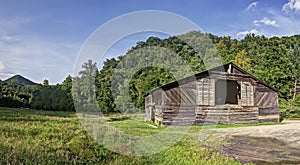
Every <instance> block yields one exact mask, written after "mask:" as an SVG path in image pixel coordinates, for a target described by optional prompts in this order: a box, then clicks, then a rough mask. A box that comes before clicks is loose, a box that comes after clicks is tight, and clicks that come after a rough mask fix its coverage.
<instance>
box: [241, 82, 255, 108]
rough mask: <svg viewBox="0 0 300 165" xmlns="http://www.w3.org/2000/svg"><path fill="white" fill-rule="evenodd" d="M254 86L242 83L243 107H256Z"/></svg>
mask: <svg viewBox="0 0 300 165" xmlns="http://www.w3.org/2000/svg"><path fill="white" fill-rule="evenodd" d="M253 91H254V90H253V85H252V84H251V83H250V82H243V81H242V82H241V100H242V102H241V104H242V106H254V94H253Z"/></svg>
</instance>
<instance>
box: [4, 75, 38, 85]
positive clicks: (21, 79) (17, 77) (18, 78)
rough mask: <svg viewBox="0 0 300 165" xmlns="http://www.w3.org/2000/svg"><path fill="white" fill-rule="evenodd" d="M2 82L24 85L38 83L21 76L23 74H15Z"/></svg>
mask: <svg viewBox="0 0 300 165" xmlns="http://www.w3.org/2000/svg"><path fill="white" fill-rule="evenodd" d="M0 83H2V84H14V85H17V86H24V85H37V83H35V82H33V81H31V80H29V79H27V78H25V77H23V76H21V75H15V76H13V77H11V78H8V79H6V80H4V81H1V82H0Z"/></svg>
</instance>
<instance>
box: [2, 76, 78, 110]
mask: <svg viewBox="0 0 300 165" xmlns="http://www.w3.org/2000/svg"><path fill="white" fill-rule="evenodd" d="M26 81H27V80H26V79H25V78H23V77H21V76H14V77H12V78H11V79H10V80H9V81H7V82H5V81H4V82H1V83H0V92H1V93H0V106H2V107H13V108H32V109H41V110H53V111H74V110H75V108H74V104H73V99H72V95H71V89H72V77H71V76H68V77H67V78H66V79H65V80H64V82H62V83H61V84H57V85H49V84H48V80H45V81H44V83H43V84H35V83H26Z"/></svg>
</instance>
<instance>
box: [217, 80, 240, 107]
mask: <svg viewBox="0 0 300 165" xmlns="http://www.w3.org/2000/svg"><path fill="white" fill-rule="evenodd" d="M240 89H241V86H240V84H239V83H238V82H237V81H233V80H218V81H216V84H215V103H216V105H223V104H238V102H239V98H241V96H240V94H241V91H240Z"/></svg>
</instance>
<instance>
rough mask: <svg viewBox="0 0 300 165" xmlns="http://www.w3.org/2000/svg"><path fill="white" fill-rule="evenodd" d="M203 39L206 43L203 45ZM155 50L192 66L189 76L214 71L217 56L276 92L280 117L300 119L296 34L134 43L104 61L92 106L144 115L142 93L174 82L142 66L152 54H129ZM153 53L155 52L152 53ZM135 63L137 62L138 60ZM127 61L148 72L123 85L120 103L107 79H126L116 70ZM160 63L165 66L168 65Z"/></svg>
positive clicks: (191, 35) (118, 87) (299, 48)
mask: <svg viewBox="0 0 300 165" xmlns="http://www.w3.org/2000/svg"><path fill="white" fill-rule="evenodd" d="M207 38H209V39H210V41H205V42H203V40H204V39H207ZM191 40H192V41H193V42H192V44H188V43H189V41H191ZM195 42H196V43H201V44H206V45H205V46H203V47H200V48H199V47H197V45H196V49H198V50H195V45H193V43H195ZM207 43H209V44H207ZM201 44H200V45H201ZM207 45H208V46H207ZM211 45H213V47H211ZM154 46H155V47H163V48H166V49H169V50H171V51H173V52H175V53H176V54H177V55H179V56H180V57H181V58H182V59H183V60H184V61H185V62H186V63H187V64H189V66H191V70H192V73H197V72H200V71H203V70H206V69H209V68H211V67H213V66H214V65H212V64H210V62H211V61H213V60H214V59H215V56H220V57H221V60H222V61H221V62H222V63H228V62H234V63H235V64H237V65H238V66H240V67H242V68H243V69H245V70H246V71H248V72H249V73H251V74H253V75H254V76H256V77H257V78H259V79H261V80H263V81H264V82H266V83H267V84H269V85H271V86H273V87H275V88H278V89H279V90H280V93H279V97H280V99H279V103H280V110H281V113H282V115H283V116H288V117H300V108H299V107H300V95H299V89H300V83H299V81H300V70H299V68H300V35H294V36H290V37H271V38H268V37H265V36H256V35H254V34H249V35H247V36H246V37H245V38H244V39H242V40H237V39H232V38H230V37H228V36H225V37H218V36H215V35H212V34H201V33H200V32H197V31H193V32H189V33H187V34H183V35H181V36H174V37H170V38H167V39H159V38H157V37H150V38H149V39H148V40H146V41H145V42H138V43H137V45H136V46H135V47H133V48H131V49H130V50H129V51H128V52H127V54H126V55H125V56H119V57H118V58H112V59H107V60H106V61H105V62H104V65H103V68H102V69H101V70H100V71H99V72H97V76H96V95H97V102H98V104H99V107H100V108H101V110H102V111H104V112H116V111H118V110H121V111H136V110H143V109H144V96H145V95H146V94H147V92H149V91H150V90H151V89H153V88H156V87H159V86H161V85H164V84H166V83H169V82H171V81H174V80H175V77H174V76H173V75H172V74H170V72H169V71H167V70H165V69H162V68H160V67H147V62H148V61H146V62H145V61H144V59H149V58H150V55H149V54H151V52H147V53H146V54H143V52H141V51H140V52H138V53H132V52H135V51H137V50H139V49H142V48H145V47H152V48H153V47H154ZM199 50H200V51H199ZM153 52H155V49H154V50H152V53H153ZM164 53H166V52H164ZM133 54H134V55H136V54H138V55H139V56H140V57H142V58H134V57H130V56H134V55H133ZM153 54H154V53H153ZM147 55H148V57H147ZM165 56H168V55H167V54H166V55H165ZM199 57H200V58H199ZM165 58H167V57H164V56H162V58H161V61H164V60H166V59H165ZM124 59H125V60H124ZM139 59H142V60H141V61H139ZM211 59H213V60H211ZM132 62H133V63H134V65H138V64H139V63H144V67H147V68H144V69H142V70H140V71H139V72H137V73H136V74H135V75H134V76H133V77H132V78H131V79H130V82H129V86H128V88H129V95H130V98H129V99H128V98H124V97H122V98H119V97H118V95H119V96H122V95H121V94H120V93H118V92H120V91H121V90H122V89H121V88H124V86H122V85H116V84H114V83H118V82H114V81H112V80H114V79H122V75H126V73H124V72H126V69H125V70H124V69H123V68H122V67H120V66H122V65H129V66H130V65H132V64H131V63H132ZM163 64H164V65H166V66H169V65H170V64H168V62H165V63H163ZM129 71H130V70H129ZM118 76H119V77H120V78H118ZM185 76H188V75H185ZM116 77H117V78H116ZM114 90H115V91H114ZM128 100H129V101H130V102H132V105H127V106H123V107H122V106H118V105H116V103H122V102H123V103H127V104H128V103H129V102H128ZM132 106H135V107H137V109H135V108H130V107H132ZM124 108H126V109H124Z"/></svg>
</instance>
